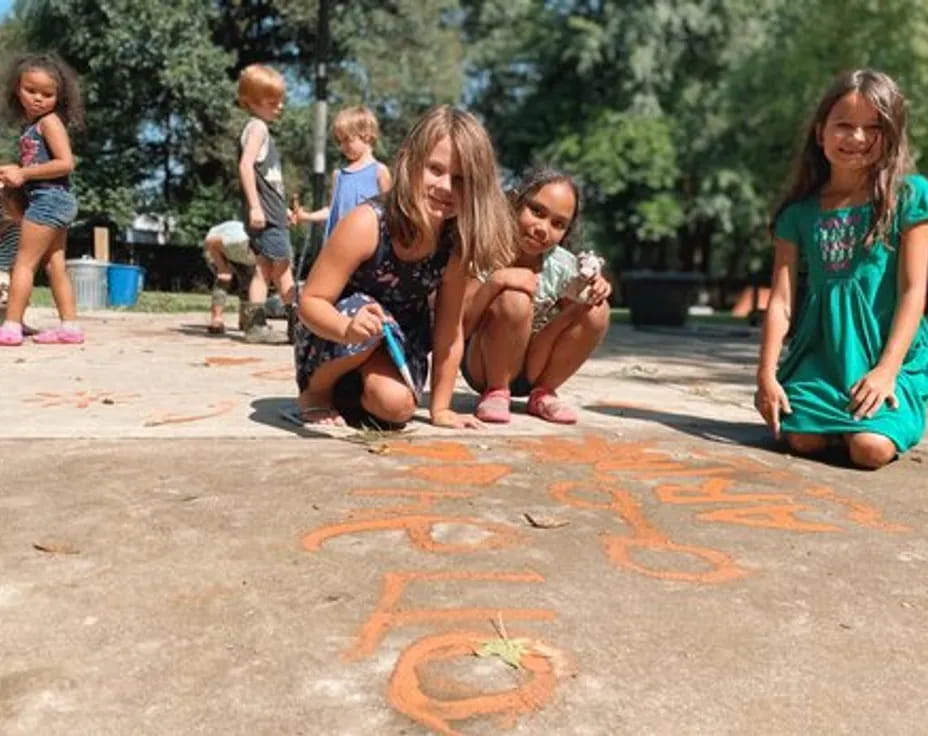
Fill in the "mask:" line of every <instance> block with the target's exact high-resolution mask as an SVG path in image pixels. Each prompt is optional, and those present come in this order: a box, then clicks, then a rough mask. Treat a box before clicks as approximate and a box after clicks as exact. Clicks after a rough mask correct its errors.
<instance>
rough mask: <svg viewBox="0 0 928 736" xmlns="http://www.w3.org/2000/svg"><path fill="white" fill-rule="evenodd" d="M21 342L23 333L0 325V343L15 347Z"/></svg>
mask: <svg viewBox="0 0 928 736" xmlns="http://www.w3.org/2000/svg"><path fill="white" fill-rule="evenodd" d="M22 344H23V333H22V332H21V331H17V330H11V329H9V328H4V327H0V345H6V346H7V347H16V346H17V345H22Z"/></svg>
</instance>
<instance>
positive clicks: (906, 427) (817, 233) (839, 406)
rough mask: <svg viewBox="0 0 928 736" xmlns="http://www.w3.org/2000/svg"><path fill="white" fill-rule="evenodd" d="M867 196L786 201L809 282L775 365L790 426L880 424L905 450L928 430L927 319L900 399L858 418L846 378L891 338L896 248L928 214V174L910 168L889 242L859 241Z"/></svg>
mask: <svg viewBox="0 0 928 736" xmlns="http://www.w3.org/2000/svg"><path fill="white" fill-rule="evenodd" d="M872 212H873V208H872V206H871V205H870V204H864V205H859V206H855V207H842V208H840V209H835V210H826V211H823V210H822V209H821V208H820V206H819V201H818V197H817V196H813V197H809V198H808V199H805V200H803V201H801V202H795V203H793V204H791V205H790V206H789V207H787V208H786V209H785V210H783V212H782V213H781V214H780V216H779V217H778V218H777V222H776V236H777V237H778V238H781V239H783V240H786V241H789V242H790V243H793V244H794V245H795V246H796V247H797V248H798V249H799V254H800V257H801V258H802V260H803V261H804V262H805V263H806V264H807V265H808V269H809V289H808V294H807V296H806V300H805V303H804V305H803V308H802V311H801V316H800V320H799V323H798V325H797V326H796V332H795V335H794V336H793V338H792V340H791V341H790V346H789V352H788V353H787V355H786V357H785V358H784V360H783V362H782V364H781V365H780V367H779V370H778V378H779V381H780V383H781V384H782V385H783V388H784V390H785V391H786V394H787V396H788V397H789V403H790V406H791V407H792V410H793V411H792V413H791V414H784V415H783V418H782V427H783V431H784V432H798V433H814V434H838V433H852V434H853V433H858V432H874V433H876V434H881V435H883V436H884V437H888V438H889V439H890V440H892V441H893V443H894V444H895V445H896V448H897V449H898V450H899V451H903V450H906V449H908V448H909V447H912V446H913V445H915V444H918V442H919V441H920V440H921V438H922V434H923V433H924V430H925V402H926V400H928V324H926V321H925V320H924V319H922V321H921V324H920V325H919V327H918V330H916V333H915V336H914V337H913V339H912V344H911V346H910V347H909V351H908V353H907V354H906V356H905V359H904V361H903V364H902V367H901V369H900V370H899V374H898V376H897V377H896V397H897V398H898V400H899V407H898V408H897V409H892V408H890V407H889V406H888V405H884V406H882V407H880V409H879V410H878V411H877V412H876V413H875V414H874V415H873V416H872V417H871V418H869V419H867V418H866V417H864V418H862V419H860V420H855V419H854V417H853V415H852V414H851V412H850V411H848V408H847V407H848V405H849V403H850V387H851V386H852V385H854V383H856V382H857V381H858V380H860V379H861V378H863V377H864V375H865V374H866V373H867V372H869V371H870V370H871V369H873V368H874V367H875V366H876V364H877V362H878V361H879V360H880V356H881V355H882V353H883V349H884V347H885V346H886V341H887V339H888V338H889V332H890V329H891V327H892V321H893V315H894V314H895V311H896V302H897V299H898V271H899V250H900V245H901V241H902V235H903V234H904V233H905V231H906V230H907V229H909V228H910V227H913V226H914V225H918V224H920V223H922V222H926V221H928V180H926V179H925V178H924V177H921V176H910V177H906V180H905V183H904V186H903V188H902V190H901V192H900V196H899V200H898V204H897V206H896V212H895V220H894V222H893V225H892V228H891V231H890V233H889V237H888V238H887V240H888V242H886V243H882V242H875V243H873V244H872V245H871V246H870V247H866V246H865V245H864V244H863V241H864V235H865V234H866V232H867V228H868V227H869V223H870V218H871V216H872Z"/></svg>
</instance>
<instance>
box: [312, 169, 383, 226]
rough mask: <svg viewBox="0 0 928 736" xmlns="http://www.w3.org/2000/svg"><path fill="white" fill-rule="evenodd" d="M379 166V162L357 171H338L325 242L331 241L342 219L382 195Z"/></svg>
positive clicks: (326, 224)
mask: <svg viewBox="0 0 928 736" xmlns="http://www.w3.org/2000/svg"><path fill="white" fill-rule="evenodd" d="M379 166H380V163H379V162H378V161H371V162H370V163H369V164H368V165H367V166H365V167H364V168H363V169H358V170H357V171H349V170H348V169H344V168H343V169H339V170H338V177H336V180H335V191H334V192H332V203H331V204H330V205H329V219H328V220H327V221H326V223H325V234H324V235H323V242H324V241H326V240H328V239H329V235H330V234H331V233H332V231H333V230H334V229H335V224H336V223H337V222H338V221H339V220H340V219H342V218H343V217H344V216H345V215H347V214H348V213H349V212H351V210H353V209H354V208H355V207H357V206H358V205H359V204H361V202H364V201H366V200H368V199H370V198H371V197H376V196H377V195H378V194H380V187H379V186H378V184H377V168H378V167H379Z"/></svg>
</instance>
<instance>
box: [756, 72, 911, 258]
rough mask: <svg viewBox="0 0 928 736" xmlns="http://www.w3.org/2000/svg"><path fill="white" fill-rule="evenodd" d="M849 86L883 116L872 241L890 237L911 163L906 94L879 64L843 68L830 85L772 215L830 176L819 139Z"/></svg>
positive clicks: (873, 177) (874, 172) (867, 239)
mask: <svg viewBox="0 0 928 736" xmlns="http://www.w3.org/2000/svg"><path fill="white" fill-rule="evenodd" d="M850 92H857V93H858V94H860V95H862V96H863V97H864V98H865V99H866V100H867V102H869V103H870V104H871V105H872V106H873V108H874V109H875V110H876V111H877V114H878V115H879V117H880V137H881V143H882V147H883V150H882V152H881V154H880V158H879V160H878V161H877V162H876V163H875V164H874V165H873V167H872V168H871V169H870V172H869V187H870V202H871V203H872V205H873V217H872V218H871V219H870V226H869V228H868V229H867V233H866V235H865V236H864V245H866V246H868V247H869V246H870V245H871V244H872V243H873V242H874V241H875V240H881V241H884V242H885V241H886V238H887V235H888V234H889V231H890V229H891V227H892V219H893V214H894V213H895V209H896V204H897V202H898V197H899V186H900V183H901V181H902V177H903V175H904V174H905V173H906V172H907V171H909V170H910V169H911V166H912V158H911V153H910V151H909V139H908V134H907V121H908V110H907V103H906V99H905V97H904V96H903V95H902V93H901V92H900V91H899V87H897V86H896V83H895V82H894V81H893V80H892V78H890V77H889V76H887V75H886V74H883V73H882V72H878V71H876V70H874V69H854V70H852V71H848V72H844V73H842V74H839V75H838V76H837V77H836V78H835V79H834V81H833V82H832V83H831V85H830V86H829V87H828V89H827V90H826V91H825V94H824V96H823V97H822V99H821V102H819V103H818V107H817V108H816V110H815V115H814V116H813V118H812V121H811V122H810V123H809V125H808V129H807V131H806V134H805V137H804V141H803V146H802V149H801V150H800V151H799V155H798V156H797V157H796V161H795V164H794V170H793V176H792V180H791V183H790V187H789V189H788V191H787V194H786V196H785V197H784V198H783V201H782V202H781V203H780V205H779V207H777V209H776V212H775V214H774V217H773V221H774V222H776V219H777V217H779V216H780V213H781V212H783V210H784V209H786V208H787V207H788V206H789V205H790V204H792V203H793V202H799V201H801V200H803V199H805V198H806V197H809V196H811V195H813V194H815V193H816V192H818V191H820V190H821V189H822V187H824V186H825V184H826V183H827V182H828V179H829V177H830V176H831V165H830V164H829V163H828V159H827V158H825V152H824V150H823V149H822V145H821V143H819V132H820V130H821V129H822V128H823V127H824V125H825V121H826V120H827V119H828V115H829V113H830V112H831V108H832V107H834V105H835V103H837V102H838V100H840V99H841V98H842V97H844V95H846V94H848V93H850Z"/></svg>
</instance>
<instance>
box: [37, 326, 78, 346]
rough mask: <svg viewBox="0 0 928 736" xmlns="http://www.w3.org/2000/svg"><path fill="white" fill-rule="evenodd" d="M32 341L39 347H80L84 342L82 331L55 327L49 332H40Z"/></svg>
mask: <svg viewBox="0 0 928 736" xmlns="http://www.w3.org/2000/svg"><path fill="white" fill-rule="evenodd" d="M32 341H33V342H37V343H39V345H80V344H81V343H82V342H84V331H83V330H79V329H78V330H72V329H68V328H65V327H55V328H54V329H51V330H42V332H40V333H39V334H38V335H35V336H34V337H33V338H32Z"/></svg>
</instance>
